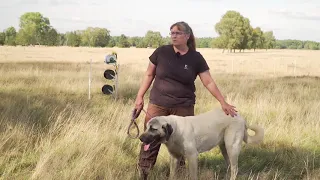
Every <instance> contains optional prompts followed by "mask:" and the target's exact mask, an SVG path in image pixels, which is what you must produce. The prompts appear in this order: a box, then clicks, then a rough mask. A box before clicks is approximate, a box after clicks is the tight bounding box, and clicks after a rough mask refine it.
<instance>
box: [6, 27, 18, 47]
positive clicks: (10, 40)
mask: <svg viewBox="0 0 320 180" xmlns="http://www.w3.org/2000/svg"><path fill="white" fill-rule="evenodd" d="M16 35H17V31H16V29H15V28H14V27H9V28H8V29H7V30H6V31H5V41H4V44H6V45H9V46H15V45H16Z"/></svg>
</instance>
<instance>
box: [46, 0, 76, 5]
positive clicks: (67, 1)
mask: <svg viewBox="0 0 320 180" xmlns="http://www.w3.org/2000/svg"><path fill="white" fill-rule="evenodd" d="M78 4H79V2H77V1H75V0H50V5H53V6H59V5H78Z"/></svg>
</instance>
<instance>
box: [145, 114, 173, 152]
mask: <svg viewBox="0 0 320 180" xmlns="http://www.w3.org/2000/svg"><path fill="white" fill-rule="evenodd" d="M172 132H173V129H172V126H171V125H170V123H168V122H167V121H166V120H164V119H162V118H161V117H154V118H152V119H151V120H150V121H149V122H148V123H147V127H146V130H145V132H144V133H142V134H141V136H140V137H139V139H140V141H141V142H143V143H144V145H145V146H144V150H145V151H147V150H148V149H149V146H150V144H151V143H165V142H166V141H168V140H169V138H170V136H171V134H172Z"/></svg>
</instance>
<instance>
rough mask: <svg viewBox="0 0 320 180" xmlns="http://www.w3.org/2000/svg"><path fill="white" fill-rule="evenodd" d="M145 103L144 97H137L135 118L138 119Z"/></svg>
mask: <svg viewBox="0 0 320 180" xmlns="http://www.w3.org/2000/svg"><path fill="white" fill-rule="evenodd" d="M143 105H144V101H143V97H140V96H137V98H136V101H135V107H134V111H135V112H134V118H138V117H139V115H140V113H141V111H142V109H143Z"/></svg>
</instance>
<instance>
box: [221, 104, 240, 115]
mask: <svg viewBox="0 0 320 180" xmlns="http://www.w3.org/2000/svg"><path fill="white" fill-rule="evenodd" d="M221 107H222V109H223V111H224V112H225V113H226V115H231V116H232V117H234V116H236V115H237V112H238V111H237V110H235V108H236V107H235V106H233V105H230V104H228V103H227V102H223V103H221Z"/></svg>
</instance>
